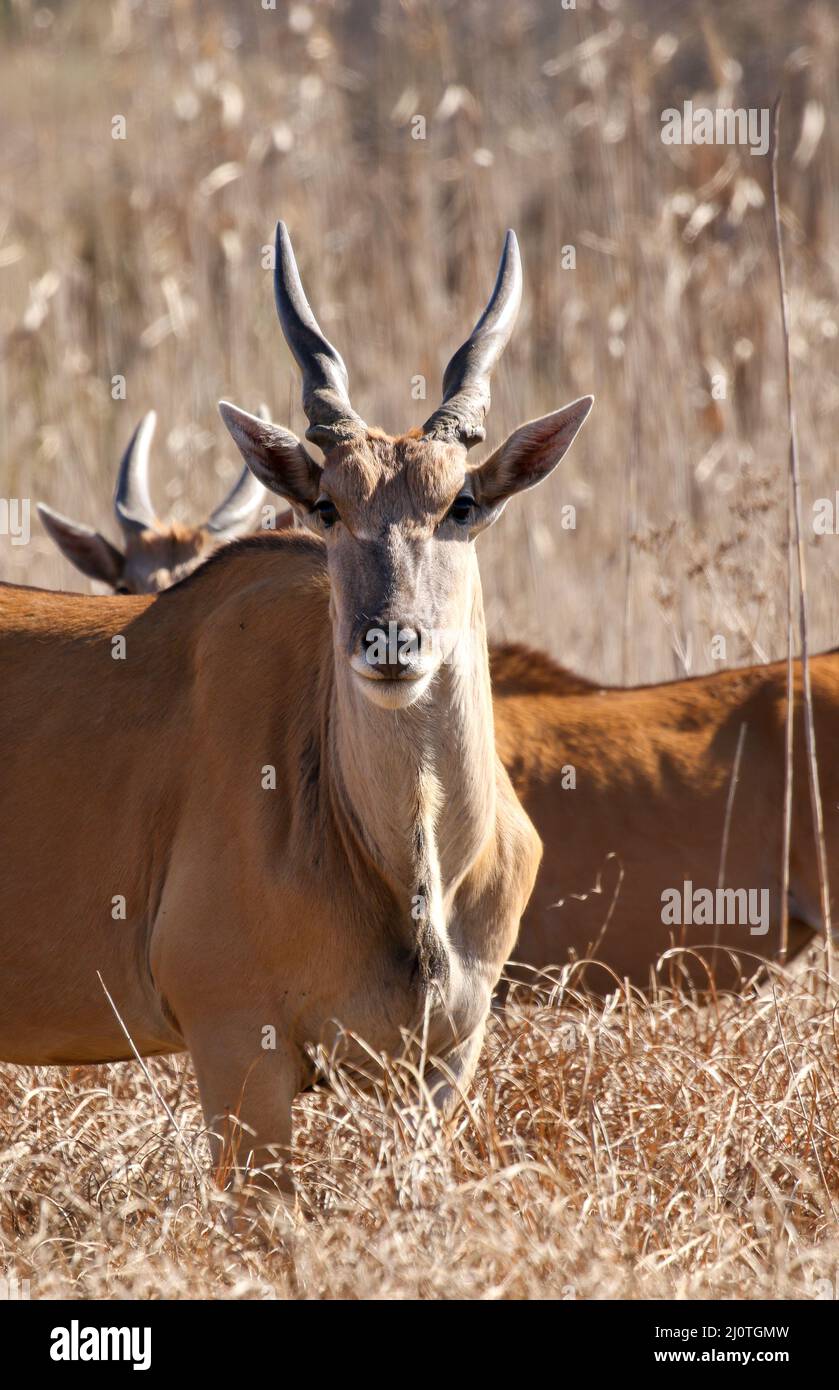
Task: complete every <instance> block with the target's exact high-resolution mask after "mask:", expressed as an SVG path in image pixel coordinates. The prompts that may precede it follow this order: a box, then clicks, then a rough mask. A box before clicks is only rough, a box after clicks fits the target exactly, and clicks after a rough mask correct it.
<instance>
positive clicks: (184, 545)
mask: <svg viewBox="0 0 839 1390" xmlns="http://www.w3.org/2000/svg"><path fill="white" fill-rule="evenodd" d="M266 418H267V415H266ZM156 420H157V417H156V415H155V412H154V411H153V410H150V411H149V412H148V414H147V415H144V416H143V418H142V420H141V421H140V423H139V425H138V426H137V428H136V429H135V431H134V433H133V435H132V436H131V439H130V440H129V443H128V447H127V448H126V450H125V453H124V454H123V456H122V462H121V463H120V466H119V472H118V474H117V482H116V489H115V492H114V516H115V519H116V522H117V526H118V527H119V531H120V534H121V537H122V544H121V547H120V546H116V545H113V544H112V543H111V541H109V540H108V539H107V538H106V537H105V536H103V535H102V534H101V533H100V532H99V531H95V530H94V529H93V528H92V527H91V526H85V525H84V524H83V523H82V522H78V521H70V520H69V518H68V517H66V516H62V515H61V513H60V512H56V511H53V509H52V507H47V506H46V505H45V504H44V503H43V502H39V503H38V512H39V514H40V517H41V520H42V522H43V523H44V528H45V529H46V531H47V533H48V534H49V535H50V536H51V538H52V540H53V541H54V542H55V544H56V545H57V546H58V548H59V550H60V551H61V553H62V555H64V556H65V557H66V559H68V560H69V561H70V563H71V564H72V565H75V567H76V569H77V570H80V571H81V573H82V574H86V575H87V576H88V578H90V579H96V580H98V581H99V583H100V584H107V585H108V586H109V587H110V588H111V589H112V590H113V591H114V593H117V594H157V593H160V591H161V590H162V589H168V588H169V587H170V586H171V585H172V584H177V582H178V581H179V580H181V579H185V578H186V576H187V575H188V574H191V573H192V571H193V570H194V569H197V568H198V566H199V565H200V564H203V562H204V561H205V560H206V559H207V558H208V557H209V556H210V555H212V554H213V552H214V551H216V550H217V549H218V548H219V546H221V545H224V544H225V543H226V542H227V541H230V540H233V539H234V538H235V537H237V536H241V535H243V534H244V533H245V532H247V531H250V530H252V529H253V527H254V526H255V524H256V521H257V512H258V508H259V507H260V506H261V505H262V504H263V502H264V500H265V493H264V490H263V488H262V487H261V485H260V484H259V483H258V482H257V480H256V478H254V476H253V474H252V473H251V472H250V471H249V470H248V469H247V468H243V469H242V472H241V474H240V475H239V477H238V478H237V480H236V482H235V483H234V485H233V487H232V488H231V490H230V492H229V493H228V495H227V496H226V497H225V499H224V501H223V502H221V503H220V504H219V506H218V507H216V509H215V511H214V512H212V513H211V515H210V516H209V517H208V518H207V520H206V521H204V522H203V523H202V524H201V525H200V526H184V525H182V524H181V523H179V522H176V521H168V522H164V521H161V520H160V519H159V518H158V516H157V514H156V512H155V509H154V507H153V505H152V502H151V496H150V493H149V455H150V450H151V441H152V436H153V434H154V428H155V424H156ZM289 520H290V518H289V517H288V514H286V517H281V518H278V519H277V521H276V525H277V526H285V525H287V524H288V521H289Z"/></svg>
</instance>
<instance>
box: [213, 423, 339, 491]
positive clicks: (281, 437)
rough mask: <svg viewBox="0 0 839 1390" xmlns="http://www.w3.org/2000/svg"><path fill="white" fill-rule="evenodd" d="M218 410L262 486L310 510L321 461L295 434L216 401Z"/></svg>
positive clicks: (318, 479) (318, 489)
mask: <svg viewBox="0 0 839 1390" xmlns="http://www.w3.org/2000/svg"><path fill="white" fill-rule="evenodd" d="M218 408H219V412H220V414H221V418H222V420H223V421H224V423H225V425H226V426H227V428H228V429H229V431H230V433H231V435H232V437H233V441H234V443H235V444H236V447H237V448H238V450H239V452H240V453H241V455H242V458H243V459H244V460H245V463H246V464H247V465H248V468H249V469H250V470H251V472H252V473H253V475H254V477H256V478H258V479H259V481H260V482H261V483H262V485H263V487H267V488H268V489H269V491H271V492H276V493H278V494H279V496H280V497H285V498H287V499H288V501H289V502H291V504H292V506H294V507H299V508H300V509H301V510H303V511H306V512H309V511H311V509H312V507H313V506H314V505H315V503H316V502H317V500H318V495H319V493H320V475H321V467H320V464H319V463H317V462H316V461H315V459H313V458H312V456H311V454H310V453H309V451H308V449H306V448H305V446H304V445H303V444H301V443H300V440H299V439H298V438H297V435H296V434H292V433H291V430H285V429H283V428H282V426H281V425H274V424H272V423H271V422H270V421H268V420H260V419H259V417H258V416H256V415H249V414H248V412H247V411H246V410H240V409H239V407H238V406H236V405H231V404H230V402H229V401H219V407H218Z"/></svg>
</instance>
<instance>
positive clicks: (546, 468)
mask: <svg viewBox="0 0 839 1390" xmlns="http://www.w3.org/2000/svg"><path fill="white" fill-rule="evenodd" d="M593 404H594V396H581V398H580V399H579V400H578V401H572V402H571V404H570V405H565V406H563V407H562V409H561V410H555V411H554V412H553V413H552V414H551V415H542V416H540V418H539V419H538V420H529V421H528V423H527V424H526V425H521V426H520V427H519V428H518V429H517V430H514V431H513V433H512V434H511V435H510V437H509V439H507V440H505V442H504V443H503V444H502V445H501V446H500V448H498V449H496V450H495V453H494V454H491V455H490V457H489V458H488V459H486V460H485V462H484V463H481V464H479V465H478V467H477V468H476V469H475V470H474V472H473V473H472V474H471V475H470V476H471V479H472V482H473V485H474V488H475V493H476V500H477V501H478V502H479V503H480V505H481V506H483V507H487V508H492V507H498V506H501V505H502V504H503V503H504V502H506V501H507V499H508V498H509V497H512V496H513V494H514V493H515V492H524V491H525V489H526V488H529V487H535V486H536V484H537V483H541V482H543V481H544V479H545V478H547V477H548V475H549V474H550V473H552V472H553V470H554V468H556V465H557V464H558V463H559V461H560V459H561V458H562V457H563V455H564V454H566V453H567V452H568V450H569V448H570V447H571V444H572V442H573V440H574V437H575V435H576V434H577V431H578V430H579V428H580V426H581V425H582V423H583V421H584V420H585V418H586V416H587V415H588V413H589V411H590V410H591V407H592V405H593Z"/></svg>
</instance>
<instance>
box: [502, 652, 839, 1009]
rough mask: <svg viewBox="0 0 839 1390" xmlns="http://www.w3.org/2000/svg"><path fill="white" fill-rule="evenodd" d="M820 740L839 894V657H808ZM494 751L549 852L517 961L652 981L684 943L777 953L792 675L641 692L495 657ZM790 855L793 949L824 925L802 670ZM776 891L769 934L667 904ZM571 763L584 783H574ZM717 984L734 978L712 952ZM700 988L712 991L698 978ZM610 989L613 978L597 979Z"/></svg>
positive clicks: (527, 658) (747, 673) (760, 670)
mask: <svg viewBox="0 0 839 1390" xmlns="http://www.w3.org/2000/svg"><path fill="white" fill-rule="evenodd" d="M811 669H812V678H813V692H814V701H815V712H816V735H817V746H818V755H819V766H820V777H821V788H822V797H823V801H824V811H825V823H826V833H827V848H828V858H829V863H830V865H831V867H832V868H833V870H834V875H835V876H834V879H833V880H832V886H833V890H834V892H835V890H836V887H837V886H839V804H837V803H839V772H838V771H837V769H839V654H838V653H827V654H825V655H823V656H817V657H815V658H813V660H812V665H811ZM491 670H492V680H493V704H494V712H495V728H496V746H497V748H498V752H499V755H500V756H501V759H502V761H503V762H504V765H505V767H506V768H507V770H508V772H509V773H510V776H511V778H512V781H513V785H514V787H515V788H516V791H517V792H518V795H519V797H520V798H521V800H522V803H523V805H524V806H525V808H526V810H527V812H528V814H529V815H530V817H531V819H532V820H533V823H534V825H535V826H536V828H537V830H538V832H539V835H540V837H541V839H542V841H543V844H544V857H543V861H542V865H541V868H540V872H539V877H538V880H537V884H536V889H535V891H534V894H533V897H532V899H531V901H530V903H529V905H528V908H527V911H526V913H525V916H524V920H523V922H522V927H521V932H520V935H519V940H518V943H517V946H516V951H515V959H516V960H518V961H521V962H525V963H526V964H527V965H529V966H533V967H536V968H541V967H544V966H547V965H553V964H565V963H566V961H567V960H568V959H569V953H573V954H576V955H577V956H578V957H580V958H583V957H586V956H588V955H589V954H590V953H592V952H593V954H594V955H595V956H596V958H597V959H598V960H600V961H603V962H604V963H605V964H606V965H608V966H609V967H610V968H611V970H613V971H614V972H615V974H616V975H617V976H618V977H619V978H620V979H623V978H624V977H628V978H629V979H630V980H631V981H632V982H633V983H634V984H637V985H639V986H646V985H648V984H649V980H650V972H651V969H652V967H653V966H654V965H655V962H656V960H657V959H658V957H659V955H660V954H661V953H662V952H663V951H666V950H667V948H668V947H669V946H670V945H672V944H685V945H687V946H690V947H694V946H695V947H699V946H707V945H709V944H710V943H712V942H713V941H714V940H715V939H716V940H717V941H718V942H719V944H720V945H721V946H722V947H725V948H729V949H733V950H735V951H741V952H743V953H744V956H748V955H756V956H759V957H767V956H769V955H773V954H774V953H775V952H776V951H777V949H778V946H779V927H780V907H781V898H780V889H781V866H782V830H783V802H784V756H785V755H784V725H785V718H786V663H785V662H776V663H774V664H773V665H771V666H755V667H749V668H746V669H744V670H739V671H737V670H734V671H720V672H716V673H713V674H711V675H707V676H699V677H696V678H694V679H689V680H682V681H675V682H672V683H668V684H665V685H652V686H643V687H640V688H638V689H628V690H622V689H615V688H611V689H609V688H607V689H600V688H598V687H596V686H594V685H590V684H589V683H588V682H586V681H584V680H582V679H581V678H579V677H577V676H574V675H572V674H571V673H568V672H565V671H563V670H562V669H561V668H559V667H557V666H554V664H553V663H552V662H550V661H549V660H548V659H547V658H545V657H543V656H541V655H540V654H538V653H527V652H525V651H522V649H516V648H506V649H505V648H501V649H494V650H493V651H492V652H491ZM796 690H797V695H796V725H795V728H796V739H795V768H796V776H795V778H794V802H793V834H792V849H791V855H790V919H791V946H792V947H793V949H794V948H795V947H796V946H797V945H801V944H803V941H804V940H806V937H807V936H808V935H809V934H810V933H811V932H812V931H813V930H814V929H816V928H817V927H818V926H819V924H820V910H819V890H818V881H817V876H816V859H815V847H814V840H813V832H812V821H811V816H810V804H809V794H808V786H807V779H806V772H805V768H806V762H805V749H804V724H803V712H802V709H801V704H800V695H801V693H800V667H799V665H798V663H796ZM741 730H745V732H744V733H743V735H742V747H741V752H740V758H739V765H738V768H737V779H736V786H735V787H734V790H733V800H732V802H731V814H730V825H729V834H728V846H727V853H726V856H725V867H724V876H723V885H724V886H730V887H732V888H745V889H756V890H757V889H762V888H767V889H768V890H769V894H770V896H769V900H768V901H769V907H770V925H769V930H768V932H766V934H753V933H752V931H751V929H750V926H748V925H739V924H738V925H732V924H730V923H729V924H725V923H724V922H722V923H720V924H719V925H716V924H715V925H714V926H708V925H705V924H692V925H688V926H683V927H682V928H679V927H674V926H672V925H667V924H665V923H664V922H663V921H662V893H663V891H664V890H665V889H674V888H675V889H680V888H681V887H682V885H683V883H684V881H685V880H688V881H691V882H692V883H693V884H694V885H695V887H696V888H699V887H702V888H709V889H712V890H715V889H716V888H717V886H718V883H719V878H720V870H721V860H722V855H723V838H724V828H725V824H726V808H727V805H728V801H729V795H730V793H731V788H732V779H733V777H734V774H735V765H736V764H737V763H738V759H737V750H738V743H739V741H740V738H741ZM570 767H573V769H574V776H575V780H576V786H574V787H571V786H569V785H565V786H564V785H563V781H565V782H566V783H568V781H569V777H568V769H569V768H570ZM598 887H599V891H597V890H598ZM704 954H705V955H706V958H707V959H708V960H709V961H710V960H712V959H713V960H714V962H715V967H716V971H717V979H718V982H720V983H722V982H725V981H732V980H734V979H735V978H736V971H735V970H734V968H733V967H732V966H731V964H730V962H729V959H728V956H727V953H726V952H721V953H717V954H716V955H715V954H714V953H713V952H705V953H704ZM693 974H694V978H696V979H702V977H703V975H704V971H702V970H701V968H699V967H697V968H696V969H695V970H694V971H693ZM588 978H589V980H590V982H591V983H592V984H594V985H596V986H599V987H601V988H608V987H611V986H610V982H609V978H608V977H607V976H606V975H604V973H603V972H602V971H599V972H596V973H592V972H589V976H588Z"/></svg>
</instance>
